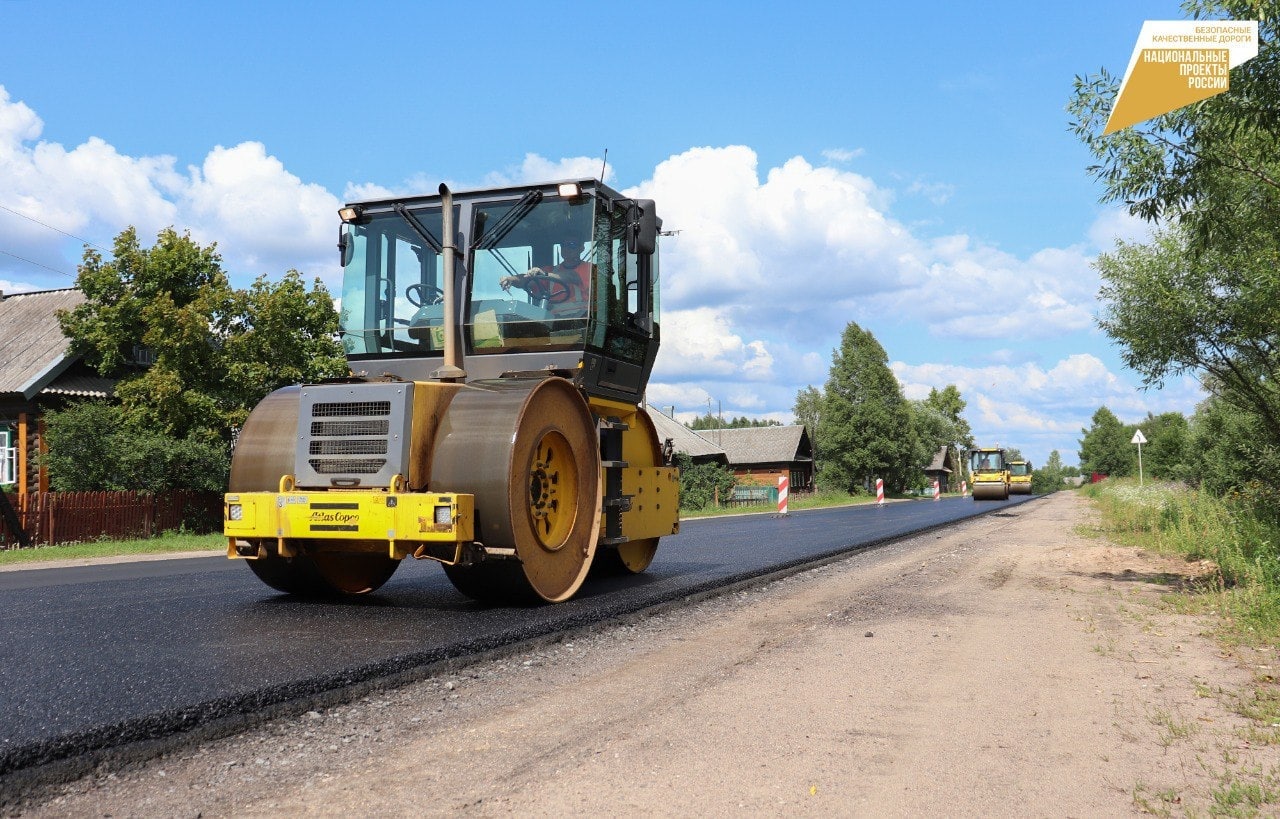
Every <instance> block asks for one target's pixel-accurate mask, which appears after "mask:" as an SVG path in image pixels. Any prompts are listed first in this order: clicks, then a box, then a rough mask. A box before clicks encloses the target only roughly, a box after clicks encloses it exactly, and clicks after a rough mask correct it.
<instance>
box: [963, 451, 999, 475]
mask: <svg viewBox="0 0 1280 819" xmlns="http://www.w3.org/2000/svg"><path fill="white" fill-rule="evenodd" d="M1004 468H1005V466H1004V450H1003V449H975V450H972V451H970V453H969V471H970V472H974V473H977V472H1003V471H1004Z"/></svg>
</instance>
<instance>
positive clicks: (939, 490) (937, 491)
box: [933, 481, 942, 500]
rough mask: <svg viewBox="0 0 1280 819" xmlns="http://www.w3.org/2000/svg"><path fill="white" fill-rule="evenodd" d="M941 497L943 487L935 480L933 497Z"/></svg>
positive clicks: (935, 498) (936, 498)
mask: <svg viewBox="0 0 1280 819" xmlns="http://www.w3.org/2000/svg"><path fill="white" fill-rule="evenodd" d="M941 497H942V488H941V487H940V486H938V482H937V481H934V482H933V499H934V500H938V499H939V498H941Z"/></svg>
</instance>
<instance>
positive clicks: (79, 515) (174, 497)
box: [0, 490, 222, 549]
mask: <svg viewBox="0 0 1280 819" xmlns="http://www.w3.org/2000/svg"><path fill="white" fill-rule="evenodd" d="M7 497H8V499H9V505H10V506H11V507H12V508H13V511H14V512H15V514H16V518H17V520H18V522H19V524H20V525H21V526H22V528H23V530H24V531H25V533H26V535H27V538H28V543H29V545H31V546H52V545H55V544H58V543H80V542H84V541H92V540H110V539H123V538H148V537H155V536H156V535H160V534H163V533H165V532H169V531H173V530H177V529H184V530H185V531H188V532H193V533H198V534H204V533H208V532H215V531H217V530H218V529H219V528H221V526H222V495H221V494H220V493H217V492H197V491H192V490H174V491H170V492H161V493H155V494H152V493H150V492H29V493H27V494H26V495H25V496H22V495H18V494H9V495H7ZM20 545H21V541H20V538H19V537H18V534H17V533H16V532H14V531H13V527H12V526H10V524H9V516H8V515H3V514H0V549H16V548H18V547H19V546H20Z"/></svg>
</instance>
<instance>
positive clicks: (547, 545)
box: [529, 430, 578, 552]
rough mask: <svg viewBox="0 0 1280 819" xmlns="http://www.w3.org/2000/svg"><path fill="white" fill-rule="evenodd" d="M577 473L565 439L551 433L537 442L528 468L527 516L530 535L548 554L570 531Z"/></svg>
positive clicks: (558, 434) (559, 545) (573, 513)
mask: <svg viewBox="0 0 1280 819" xmlns="http://www.w3.org/2000/svg"><path fill="white" fill-rule="evenodd" d="M577 492H578V472H577V468H576V467H575V465H574V462H573V451H572V449H571V448H570V446H569V442H568V441H567V440H565V437H564V435H562V434H560V432H559V431H557V430H550V431H549V432H547V433H546V434H545V435H543V436H542V439H541V440H540V441H538V444H537V446H536V447H534V450H533V463H532V464H531V465H530V467H529V515H530V517H531V518H532V519H533V534H534V537H536V538H537V539H538V543H539V544H540V545H541V546H542V548H544V549H546V550H547V551H551V552H554V551H557V550H559V549H560V548H561V547H562V546H564V544H565V538H566V537H567V536H568V534H569V530H570V529H571V528H572V527H573V520H574V517H575V515H576V514H577V511H576V510H575V508H574V503H575V500H576V495H577Z"/></svg>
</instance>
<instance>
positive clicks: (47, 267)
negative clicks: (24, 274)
mask: <svg viewBox="0 0 1280 819" xmlns="http://www.w3.org/2000/svg"><path fill="white" fill-rule="evenodd" d="M0 207H4V206H3V205H0ZM5 210H8V208H5ZM54 230H57V228H54ZM72 238H75V237H72ZM0 253H3V254H4V255H6V256H12V257H13V258H15V259H18V260H20V261H24V262H26V263H27V264H33V265H35V266H36V267H43V268H44V269H45V270H52V271H53V272H54V273H57V274H59V275H62V276H66V277H67V278H69V279H72V278H75V277H74V276H72V275H71V274H70V273H67V272H65V271H63V270H59V269H58V268H56V267H49V265H47V264H42V263H40V262H37V261H35V260H34V259H28V258H27V257H26V256H19V255H18V254H17V253H10V252H9V251H7V250H0Z"/></svg>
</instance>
